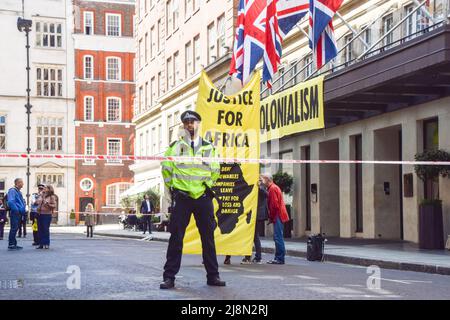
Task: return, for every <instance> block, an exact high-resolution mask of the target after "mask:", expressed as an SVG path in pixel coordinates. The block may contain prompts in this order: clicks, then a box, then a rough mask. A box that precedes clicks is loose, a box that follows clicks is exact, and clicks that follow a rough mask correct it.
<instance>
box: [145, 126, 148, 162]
mask: <svg viewBox="0 0 450 320" xmlns="http://www.w3.org/2000/svg"><path fill="white" fill-rule="evenodd" d="M148 139H149V135H148V130H147V131H145V155H146V156H148V145H149V140H148Z"/></svg>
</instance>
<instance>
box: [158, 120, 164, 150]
mask: <svg viewBox="0 0 450 320" xmlns="http://www.w3.org/2000/svg"><path fill="white" fill-rule="evenodd" d="M162 143H163V136H162V125H161V123H160V124H158V153H160V152H161V151H162Z"/></svg>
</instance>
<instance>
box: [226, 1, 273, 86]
mask: <svg viewBox="0 0 450 320" xmlns="http://www.w3.org/2000/svg"><path fill="white" fill-rule="evenodd" d="M266 2H267V0H240V2H239V9H238V18H237V27H236V38H235V40H234V47H233V57H232V60H231V66H230V74H236V77H237V78H238V79H240V80H241V82H242V83H244V84H245V83H247V82H248V81H249V80H250V75H251V73H252V72H253V70H255V68H256V65H257V64H258V62H259V60H261V58H262V56H263V55H264V50H265V43H266V26H265V22H266V11H267V7H266V4H267V3H266Z"/></svg>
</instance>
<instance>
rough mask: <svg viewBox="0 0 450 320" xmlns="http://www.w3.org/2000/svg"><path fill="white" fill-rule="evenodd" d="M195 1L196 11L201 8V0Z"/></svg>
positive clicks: (193, 0)
mask: <svg viewBox="0 0 450 320" xmlns="http://www.w3.org/2000/svg"><path fill="white" fill-rule="evenodd" d="M192 2H194V13H195V12H196V11H197V10H199V9H200V0H192Z"/></svg>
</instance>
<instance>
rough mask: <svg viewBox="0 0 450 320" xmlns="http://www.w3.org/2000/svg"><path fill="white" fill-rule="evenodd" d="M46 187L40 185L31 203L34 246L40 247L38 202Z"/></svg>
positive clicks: (32, 196)
mask: <svg viewBox="0 0 450 320" xmlns="http://www.w3.org/2000/svg"><path fill="white" fill-rule="evenodd" d="M44 187H45V186H44V185H43V184H41V183H40V184H38V192H37V193H33V194H32V195H31V203H30V209H31V210H30V220H31V223H32V226H33V244H32V245H33V246H38V245H39V232H38V215H39V214H38V207H39V206H38V204H37V200H38V199H39V197H40V196H41V193H42V191H44Z"/></svg>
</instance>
